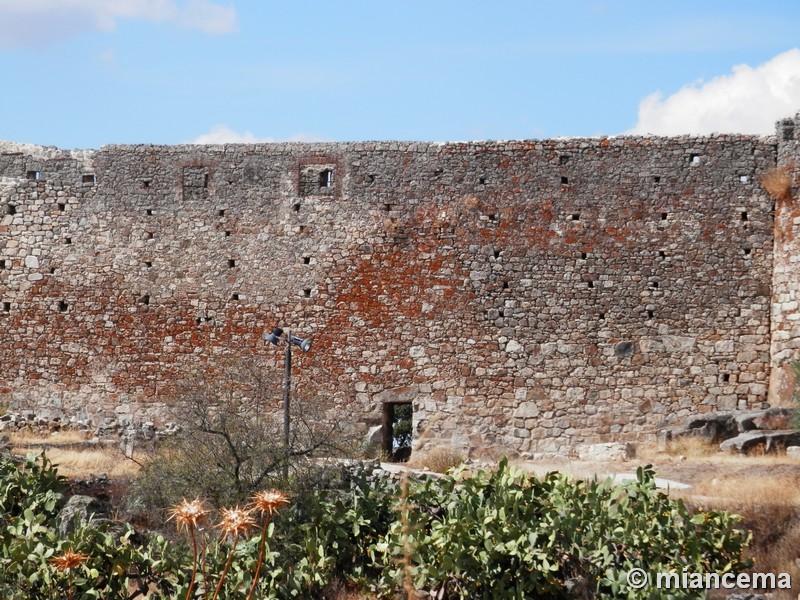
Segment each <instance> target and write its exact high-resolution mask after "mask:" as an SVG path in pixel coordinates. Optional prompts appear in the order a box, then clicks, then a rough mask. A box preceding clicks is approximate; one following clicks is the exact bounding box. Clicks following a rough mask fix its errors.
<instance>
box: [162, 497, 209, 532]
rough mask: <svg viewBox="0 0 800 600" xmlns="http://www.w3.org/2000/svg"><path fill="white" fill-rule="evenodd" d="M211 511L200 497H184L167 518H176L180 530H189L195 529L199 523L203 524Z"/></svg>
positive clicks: (176, 524)
mask: <svg viewBox="0 0 800 600" xmlns="http://www.w3.org/2000/svg"><path fill="white" fill-rule="evenodd" d="M210 512H211V511H209V510H208V509H207V508H206V506H205V504H203V501H202V500H200V499H198V498H195V499H194V500H192V501H189V500H186V499H184V500H183V501H182V502H181V503H180V504H178V505H177V506H176V507H175V508H173V509H172V510H171V511H170V512H169V518H168V519H167V520H168V521H169V520H171V519H175V526H176V527H177V528H178V531H180V530H181V529H183V530H185V531H188V530H189V529H190V528H192V529H194V528H196V527H197V526H198V525H202V524H203V523H204V522H205V520H206V517H208V515H209V514H210Z"/></svg>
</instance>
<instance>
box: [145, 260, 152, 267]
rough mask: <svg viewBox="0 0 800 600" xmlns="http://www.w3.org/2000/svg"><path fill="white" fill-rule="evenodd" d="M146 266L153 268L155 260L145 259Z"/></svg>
mask: <svg viewBox="0 0 800 600" xmlns="http://www.w3.org/2000/svg"><path fill="white" fill-rule="evenodd" d="M144 266H145V267H147V268H148V269H149V268H151V267H152V266H153V261H152V260H146V261H144Z"/></svg>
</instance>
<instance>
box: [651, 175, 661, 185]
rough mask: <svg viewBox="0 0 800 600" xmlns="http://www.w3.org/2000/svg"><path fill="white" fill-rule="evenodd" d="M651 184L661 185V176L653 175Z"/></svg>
mask: <svg viewBox="0 0 800 600" xmlns="http://www.w3.org/2000/svg"><path fill="white" fill-rule="evenodd" d="M653 183H661V175H653Z"/></svg>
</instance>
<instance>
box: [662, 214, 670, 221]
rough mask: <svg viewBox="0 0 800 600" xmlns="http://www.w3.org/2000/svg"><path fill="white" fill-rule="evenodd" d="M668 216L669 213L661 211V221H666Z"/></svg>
mask: <svg viewBox="0 0 800 600" xmlns="http://www.w3.org/2000/svg"><path fill="white" fill-rule="evenodd" d="M668 216H669V215H668V214H667V213H665V212H662V213H661V220H662V221H666V220H667V217H668Z"/></svg>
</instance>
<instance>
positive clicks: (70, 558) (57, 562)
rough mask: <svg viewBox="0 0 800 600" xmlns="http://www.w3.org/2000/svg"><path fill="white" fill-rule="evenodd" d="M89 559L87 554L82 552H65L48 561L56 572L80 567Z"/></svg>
mask: <svg viewBox="0 0 800 600" xmlns="http://www.w3.org/2000/svg"><path fill="white" fill-rule="evenodd" d="M88 558H89V555H88V554H84V553H83V552H75V551H74V550H66V551H64V552H63V553H61V554H59V555H58V556H54V557H53V558H51V559H50V564H52V565H53V566H54V567H55V568H56V570H57V571H69V570H70V569H72V568H74V567H77V566H79V565H82V564H83V563H84V562H86V560H87V559H88Z"/></svg>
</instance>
